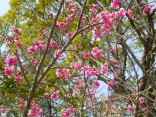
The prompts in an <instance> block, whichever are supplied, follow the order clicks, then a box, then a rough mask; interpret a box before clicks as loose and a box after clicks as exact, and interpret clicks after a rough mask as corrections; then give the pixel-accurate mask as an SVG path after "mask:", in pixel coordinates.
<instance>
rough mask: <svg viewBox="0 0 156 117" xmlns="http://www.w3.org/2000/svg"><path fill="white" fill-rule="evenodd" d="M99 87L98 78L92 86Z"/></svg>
mask: <svg viewBox="0 0 156 117" xmlns="http://www.w3.org/2000/svg"><path fill="white" fill-rule="evenodd" d="M99 87H100V83H99V82H98V80H94V88H99Z"/></svg>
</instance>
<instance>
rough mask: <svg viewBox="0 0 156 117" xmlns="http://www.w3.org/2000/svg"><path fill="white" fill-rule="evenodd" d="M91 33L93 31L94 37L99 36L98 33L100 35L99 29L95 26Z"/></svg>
mask: <svg viewBox="0 0 156 117" xmlns="http://www.w3.org/2000/svg"><path fill="white" fill-rule="evenodd" d="M92 33H93V35H94V38H99V37H100V35H101V33H100V30H99V29H98V28H97V27H95V28H94V29H93V30H92Z"/></svg>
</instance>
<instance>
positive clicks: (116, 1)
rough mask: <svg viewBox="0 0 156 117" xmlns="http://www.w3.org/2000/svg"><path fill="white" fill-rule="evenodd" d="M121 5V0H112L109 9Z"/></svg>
mask: <svg viewBox="0 0 156 117" xmlns="http://www.w3.org/2000/svg"><path fill="white" fill-rule="evenodd" d="M120 4H121V0H113V1H112V3H111V7H113V8H114V9H117V8H119V5H120Z"/></svg>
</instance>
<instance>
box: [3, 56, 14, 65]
mask: <svg viewBox="0 0 156 117" xmlns="http://www.w3.org/2000/svg"><path fill="white" fill-rule="evenodd" d="M5 62H6V64H7V66H9V67H10V66H12V65H15V64H16V63H17V57H16V56H12V57H11V56H7V57H6V61H5Z"/></svg>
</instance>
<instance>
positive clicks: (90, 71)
mask: <svg viewBox="0 0 156 117" xmlns="http://www.w3.org/2000/svg"><path fill="white" fill-rule="evenodd" d="M81 69H82V70H84V71H85V74H86V76H87V77H92V76H94V75H99V74H100V71H99V70H98V69H95V68H92V67H90V66H83V67H81Z"/></svg>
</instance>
